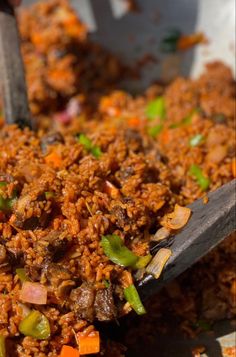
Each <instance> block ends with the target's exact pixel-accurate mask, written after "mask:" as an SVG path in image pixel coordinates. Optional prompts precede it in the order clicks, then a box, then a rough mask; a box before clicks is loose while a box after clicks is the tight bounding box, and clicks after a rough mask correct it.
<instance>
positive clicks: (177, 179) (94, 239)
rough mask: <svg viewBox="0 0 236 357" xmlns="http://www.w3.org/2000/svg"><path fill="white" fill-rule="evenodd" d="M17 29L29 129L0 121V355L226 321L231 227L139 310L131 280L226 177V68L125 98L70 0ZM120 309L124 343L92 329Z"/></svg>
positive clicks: (113, 62) (229, 167)
mask: <svg viewBox="0 0 236 357" xmlns="http://www.w3.org/2000/svg"><path fill="white" fill-rule="evenodd" d="M19 27H20V32H21V38H22V54H23V59H24V63H25V68H26V78H27V84H28V94H29V101H30V108H31V111H32V113H33V115H34V117H35V118H36V120H37V123H38V130H37V131H35V132H32V131H30V130H29V129H28V128H25V129H23V130H21V129H19V128H17V127H16V126H14V125H11V126H7V125H4V118H3V115H0V307H1V315H0V357H7V356H10V357H46V356H47V357H79V356H87V355H91V354H95V355H97V356H107V357H122V356H125V355H126V350H127V348H129V347H130V346H132V345H134V344H138V343H144V344H145V343H150V341H151V340H152V338H153V330H154V327H153V326H155V330H160V331H168V323H167V322H166V321H165V314H167V313H168V314H171V315H172V316H174V317H175V318H177V320H178V326H179V328H181V329H182V330H183V331H184V332H185V333H187V334H188V335H190V336H194V335H195V334H197V333H198V332H200V331H202V330H204V329H205V328H206V326H211V324H212V323H213V322H215V321H217V320H220V319H225V318H228V319H232V318H235V316H236V305H235V301H236V277H235V271H234V262H235V253H236V250H235V246H236V244H235V238H236V237H235V234H232V235H231V236H230V237H228V238H227V239H226V240H225V241H224V242H223V243H222V244H221V245H219V246H218V247H217V248H215V249H214V250H213V251H212V252H210V253H209V254H208V255H207V256H206V257H204V258H203V259H202V260H201V261H200V262H198V263H197V264H195V265H194V266H193V267H192V268H191V269H189V270H188V271H187V272H185V273H184V274H182V275H181V276H180V277H179V278H177V279H176V280H174V281H173V282H171V283H170V284H169V285H168V286H167V287H166V288H164V289H162V291H161V292H160V293H159V294H157V295H155V296H154V297H153V298H152V299H151V300H150V301H149V302H147V303H145V306H144V303H143V302H142V301H141V299H140V297H139V294H138V290H137V288H136V286H137V282H138V281H139V280H140V279H142V277H143V276H144V275H145V274H146V272H150V271H151V272H152V274H153V275H154V276H155V277H156V278H157V279H158V277H159V276H160V274H161V270H162V269H163V267H164V265H165V262H166V261H167V260H168V258H169V257H170V255H171V245H170V244H169V243H168V242H169V241H170V238H172V237H174V235H175V233H176V232H178V231H179V230H180V229H181V228H183V227H184V226H185V225H186V224H187V222H188V219H189V218H190V216H191V210H190V209H189V208H188V207H187V205H188V204H190V203H191V202H193V201H194V200H196V199H198V198H201V197H205V198H206V197H207V192H208V191H211V190H215V189H217V188H219V187H220V186H222V185H223V184H225V183H227V182H229V181H231V180H233V179H234V178H235V177H236V157H235V143H236V140H235V139H236V138H235V81H234V79H233V76H232V73H231V71H230V69H229V68H228V67H227V66H225V65H224V64H222V63H220V62H213V63H210V64H208V65H207V67H206V69H205V72H204V73H203V74H202V75H201V76H200V77H199V78H198V79H196V80H192V79H186V78H181V77H179V78H177V79H176V80H174V81H173V82H172V83H170V84H168V85H161V84H154V85H153V86H151V87H150V88H149V89H147V90H146V92H145V93H143V94H142V95H138V96H132V95H131V94H129V93H127V92H125V91H123V90H121V89H117V88H119V80H120V77H121V76H123V75H128V73H129V74H130V75H132V73H131V72H132V71H130V70H129V69H128V68H127V67H126V66H124V65H123V64H122V63H121V62H120V61H119V60H118V59H116V58H115V57H114V56H113V55H112V54H110V53H109V52H107V51H106V50H105V49H103V48H102V47H100V46H99V45H97V44H94V43H92V42H91V41H90V40H88V38H87V29H86V27H85V25H84V24H83V23H82V22H81V21H80V20H79V19H78V17H77V15H75V13H74V11H73V9H72V8H71V7H70V6H69V5H68V2H67V1H64V0H60V1H59V0H50V1H47V2H46V1H45V2H43V1H42V2H40V3H38V4H36V5H34V6H32V7H31V8H29V9H27V10H23V11H22V13H21V14H20V16H19ZM159 241H162V242H164V243H163V246H162V247H161V248H160V249H159V250H158V252H157V255H158V257H157V255H156V256H155V258H156V257H157V258H156V263H155V264H154V263H153V257H152V254H151V249H152V247H153V245H154V244H156V243H157V242H159ZM165 243H166V245H165ZM160 267H161V268H160ZM131 311H134V313H136V314H137V315H142V316H138V317H137V318H136V316H135V317H134V318H131V319H130V320H129V319H128V322H127V333H126V336H125V338H123V340H122V341H119V342H117V341H112V340H111V339H109V338H106V336H105V335H104V333H103V331H102V329H101V330H100V326H101V324H107V323H109V321H117V320H118V319H119V318H120V317H122V316H124V315H127V314H128V313H130V312H131ZM133 315H134V314H133ZM137 341H138V342H137Z"/></svg>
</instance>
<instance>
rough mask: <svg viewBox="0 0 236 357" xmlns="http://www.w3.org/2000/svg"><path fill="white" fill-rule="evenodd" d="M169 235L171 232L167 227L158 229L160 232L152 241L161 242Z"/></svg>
mask: <svg viewBox="0 0 236 357" xmlns="http://www.w3.org/2000/svg"><path fill="white" fill-rule="evenodd" d="M169 235H170V230H169V229H168V228H166V227H161V228H160V229H158V231H156V233H155V234H154V236H153V237H152V238H151V241H153V242H159V241H161V240H163V239H166V238H168V237H169Z"/></svg>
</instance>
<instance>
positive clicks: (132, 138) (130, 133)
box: [125, 129, 143, 151]
mask: <svg viewBox="0 0 236 357" xmlns="http://www.w3.org/2000/svg"><path fill="white" fill-rule="evenodd" d="M125 141H126V144H127V145H128V147H129V149H130V150H132V151H139V150H141V149H142V148H143V141H142V137H141V135H140V133H139V132H138V131H136V130H133V129H127V130H126V131H125Z"/></svg>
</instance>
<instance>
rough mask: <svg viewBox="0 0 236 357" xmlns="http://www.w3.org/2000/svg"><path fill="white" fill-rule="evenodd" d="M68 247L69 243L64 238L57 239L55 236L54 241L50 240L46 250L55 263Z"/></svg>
mask: <svg viewBox="0 0 236 357" xmlns="http://www.w3.org/2000/svg"><path fill="white" fill-rule="evenodd" d="M53 233H54V232H53ZM68 247H69V241H68V240H67V239H66V238H64V239H58V236H57V237H56V239H52V240H51V241H50V243H49V245H48V246H47V250H48V252H49V255H50V256H51V259H52V261H53V262H57V261H58V260H60V259H61V258H62V257H63V256H64V255H65V253H66V251H67V249H68Z"/></svg>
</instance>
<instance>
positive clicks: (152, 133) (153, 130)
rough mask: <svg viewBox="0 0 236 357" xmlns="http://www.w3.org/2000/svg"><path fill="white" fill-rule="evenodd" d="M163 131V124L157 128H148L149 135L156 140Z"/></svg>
mask: <svg viewBox="0 0 236 357" xmlns="http://www.w3.org/2000/svg"><path fill="white" fill-rule="evenodd" d="M162 129H163V125H162V124H157V125H156V126H153V127H151V128H148V134H149V135H150V136H152V137H153V138H155V137H156V136H157V135H158V134H160V132H161V131H162Z"/></svg>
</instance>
